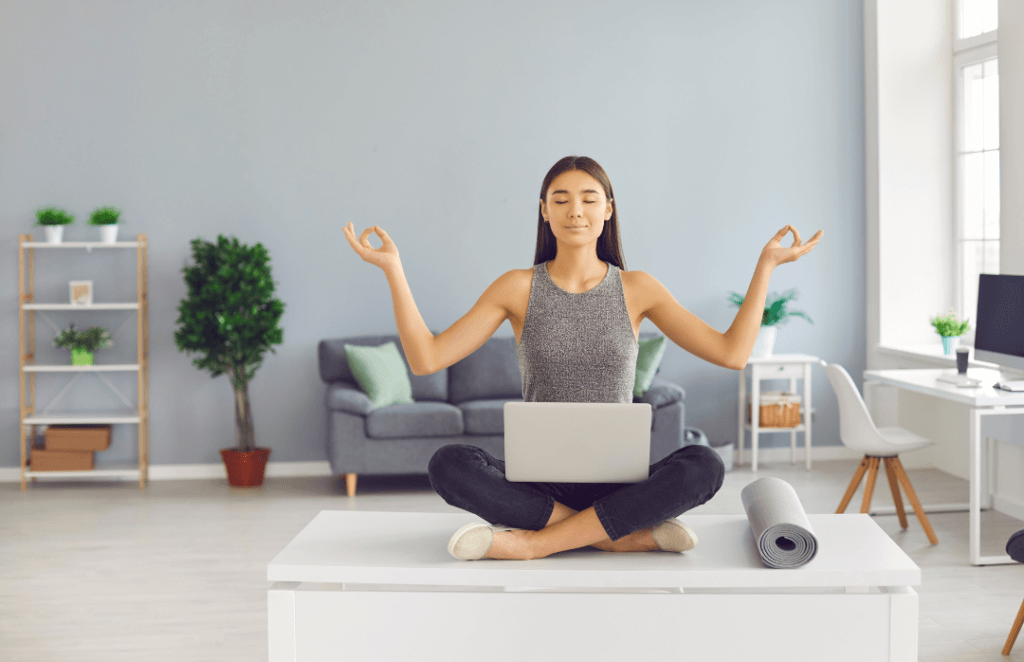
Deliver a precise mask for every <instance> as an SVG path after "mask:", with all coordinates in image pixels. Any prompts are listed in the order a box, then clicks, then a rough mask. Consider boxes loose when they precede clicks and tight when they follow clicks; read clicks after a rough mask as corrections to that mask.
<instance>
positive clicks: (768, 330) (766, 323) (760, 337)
mask: <svg viewBox="0 0 1024 662" xmlns="http://www.w3.org/2000/svg"><path fill="white" fill-rule="evenodd" d="M729 299H730V301H732V303H733V304H735V305H736V306H742V305H743V295H742V294H738V293H736V292H732V293H731V295H730V297H729ZM790 299H796V290H795V289H793V290H786V291H785V292H784V293H783V294H782V295H781V296H780V295H779V294H778V293H777V292H772V293H771V294H769V295H768V300H767V301H766V302H765V308H764V313H763V314H762V315H761V328H760V330H758V332H757V344H756V345H755V346H754V351H753V352H752V353H751V356H757V357H769V356H771V355H772V351H773V349H774V347H775V336H776V329H775V325H776V324H778V323H780V322H783V321H785V320H786V319H788V318H790V317H803V318H804V319H806V320H807V321H808V322H810V323H811V324H814V321H813V320H811V318H810V317H808V316H807V315H806V314H805V313H802V312H800V311H798V310H786V304H788V303H789V301H790Z"/></svg>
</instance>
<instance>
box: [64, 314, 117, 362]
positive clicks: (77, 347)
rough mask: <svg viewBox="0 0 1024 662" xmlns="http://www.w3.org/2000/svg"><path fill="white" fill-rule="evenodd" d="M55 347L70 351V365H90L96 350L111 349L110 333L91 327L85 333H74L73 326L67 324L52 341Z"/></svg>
mask: <svg viewBox="0 0 1024 662" xmlns="http://www.w3.org/2000/svg"><path fill="white" fill-rule="evenodd" d="M53 344H54V345H55V346H56V347H63V348H64V349H69V350H71V365H92V364H93V363H92V355H93V352H95V351H96V350H97V349H103V348H104V347H111V346H112V345H113V344H114V343H113V341H111V339H110V332H109V331H107V330H106V329H104V328H103V327H99V326H93V327H89V328H88V329H86V330H85V331H75V325H74V324H69V325H68V328H67V329H64V330H63V331H61V332H60V333H59V334H57V337H56V338H54V339H53Z"/></svg>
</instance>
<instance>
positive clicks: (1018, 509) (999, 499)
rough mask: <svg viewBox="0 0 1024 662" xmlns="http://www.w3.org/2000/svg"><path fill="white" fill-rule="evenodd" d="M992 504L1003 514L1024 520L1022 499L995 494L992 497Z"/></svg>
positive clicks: (1023, 502)
mask: <svg viewBox="0 0 1024 662" xmlns="http://www.w3.org/2000/svg"><path fill="white" fill-rule="evenodd" d="M992 505H993V506H995V508H996V510H998V511H999V512H1001V513H1003V514H1004V515H1009V516H1010V517H1016V518H1017V519H1021V520H1024V501H1019V500H1017V499H1014V498H1013V497H1005V496H999V495H998V494H996V495H995V496H993V497H992Z"/></svg>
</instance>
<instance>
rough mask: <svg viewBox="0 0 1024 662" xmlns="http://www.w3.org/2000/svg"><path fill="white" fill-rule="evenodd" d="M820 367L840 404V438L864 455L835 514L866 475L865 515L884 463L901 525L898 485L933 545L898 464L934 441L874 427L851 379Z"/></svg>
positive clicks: (903, 523) (933, 538)
mask: <svg viewBox="0 0 1024 662" xmlns="http://www.w3.org/2000/svg"><path fill="white" fill-rule="evenodd" d="M820 363H821V366H822V367H823V368H825V372H826V373H827V374H828V380H829V382H831V383H832V390H833V391H835V393H836V400H838V402H839V438H840V440H841V441H842V442H843V445H844V446H846V447H848V448H852V449H854V450H858V451H861V452H863V453H864V459H862V460H861V462H860V466H859V467H857V471H856V472H855V473H854V474H853V480H851V481H850V486H849V487H848V488H847V489H846V494H845V495H843V499H842V501H841V502H840V503H839V509H838V510H836V514H837V515H838V514H842V513H843V511H845V510H846V506H847V505H849V503H850V499H852V498H853V494H854V492H856V491H857V487H858V486H859V485H860V481H861V479H862V478H863V477H864V475H865V474H867V477H868V479H867V484H866V485H865V486H864V501H863V503H862V504H861V508H860V512H862V513H866V512H868V510H869V509H870V508H871V494H872V492H874V490H875V479H876V478H877V477H878V467H879V464H880V461H881V462H884V464H885V475H886V477H887V478H888V479H889V489H890V490H891V491H892V500H893V502H894V503H895V504H896V514H897V515H899V518H900V526H902V527H903V528H904V529H905V528H907V515H906V513H905V512H904V511H903V499H902V498H901V497H900V490H899V485H902V486H903V491H904V492H906V493H907V498H908V499H910V503H911V505H913V507H914V512H915V513H917V519H919V520H920V521H921V526H922V527H924V532H925V534H927V536H928V540H929V541H930V542H931V543H932V544H933V545H934V544H936V543H938V542H939V539H938V538H937V537H936V536H935V531H933V530H932V525H931V523H930V522H929V521H928V517H927V515H925V514H924V508H922V507H921V502H920V501H919V500H918V498H917V494H916V493H915V492H914V486H913V485H911V484H910V477H909V476H907V472H906V470H904V469H903V464H902V463H901V462H900V458H899V454H900V453H906V452H907V451H913V450H917V449H919V448H924V447H926V446H931V445H932V444H933V443H934V442H932V440H931V439H926V438H925V437H922V436H920V435H917V434H914V433H913V432H911V431H910V430H906V429H904V428H901V427H885V428H879V427H876V426H875V422H874V420H872V418H871V413H870V412H869V411H868V408H867V405H865V404H864V399H863V398H862V397H860V391H858V390H857V385H856V384H854V383H853V379H851V378H850V373H848V372H846V369H845V368H843V366H841V365H838V364H835V363H832V364H828V363H825V362H824V361H821V362H820Z"/></svg>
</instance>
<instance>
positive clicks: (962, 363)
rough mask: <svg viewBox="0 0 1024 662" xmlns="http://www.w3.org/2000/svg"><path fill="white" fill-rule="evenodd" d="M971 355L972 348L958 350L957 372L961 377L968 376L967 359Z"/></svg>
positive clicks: (958, 348) (959, 348)
mask: <svg viewBox="0 0 1024 662" xmlns="http://www.w3.org/2000/svg"><path fill="white" fill-rule="evenodd" d="M970 354H971V348H970V347H957V348H956V371H957V372H959V373H960V374H961V375H966V374H967V359H968V357H969V356H970Z"/></svg>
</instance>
